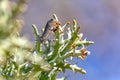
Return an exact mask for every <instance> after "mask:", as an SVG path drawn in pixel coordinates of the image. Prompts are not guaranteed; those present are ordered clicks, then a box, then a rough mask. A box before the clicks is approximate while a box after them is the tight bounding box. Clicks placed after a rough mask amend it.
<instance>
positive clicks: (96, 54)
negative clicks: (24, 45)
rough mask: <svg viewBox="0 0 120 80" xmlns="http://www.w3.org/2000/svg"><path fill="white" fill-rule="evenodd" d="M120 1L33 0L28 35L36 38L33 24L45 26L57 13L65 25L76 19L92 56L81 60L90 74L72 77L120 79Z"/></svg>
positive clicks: (80, 79)
mask: <svg viewBox="0 0 120 80" xmlns="http://www.w3.org/2000/svg"><path fill="white" fill-rule="evenodd" d="M119 5H120V0H29V3H28V10H27V12H26V13H25V14H24V20H25V23H26V24H25V27H24V29H23V32H22V33H24V34H27V35H29V36H30V39H31V41H34V40H35V37H34V34H33V30H32V28H31V25H32V24H33V23H34V24H36V25H37V26H40V27H44V26H45V24H46V21H47V20H48V19H50V18H51V17H52V14H53V13H56V14H57V16H58V17H59V20H60V21H61V22H62V23H63V24H64V23H65V22H66V21H72V20H73V19H76V20H77V22H78V24H80V25H81V32H82V33H83V34H84V37H87V40H92V41H94V42H95V44H94V45H91V46H89V47H88V50H90V51H91V55H90V56H88V59H87V60H85V61H82V62H81V61H79V62H78V64H79V66H81V67H83V68H84V69H85V70H86V71H87V74H86V75H81V74H79V73H75V74H74V73H72V72H71V71H68V72H67V73H68V75H70V77H69V78H68V80H120V69H119V68H120V8H119Z"/></svg>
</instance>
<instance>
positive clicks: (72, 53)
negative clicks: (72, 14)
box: [0, 0, 94, 80]
mask: <svg viewBox="0 0 120 80" xmlns="http://www.w3.org/2000/svg"><path fill="white" fill-rule="evenodd" d="M25 6H26V0H19V2H17V3H14V2H11V1H9V0H1V1H0V80H65V78H61V79H58V78H57V75H58V73H60V72H65V71H66V69H70V70H72V71H74V72H80V73H82V74H85V73H86V71H85V70H84V69H82V68H80V67H78V66H77V65H75V64H74V65H73V64H71V63H70V62H69V61H67V59H69V58H71V60H72V58H74V57H77V58H80V59H83V60H85V59H86V58H87V55H88V54H89V53H90V52H89V51H87V49H86V48H85V46H89V45H90V44H93V43H94V42H92V41H86V40H82V36H83V34H82V33H80V34H79V30H80V27H77V23H76V20H73V25H72V27H68V26H70V23H69V22H67V23H66V24H65V25H63V26H61V25H60V24H59V23H60V21H59V20H58V18H57V16H56V15H55V14H54V15H53V19H54V20H55V22H54V23H53V24H54V30H53V31H52V32H53V34H54V35H55V39H54V40H49V41H48V42H47V44H43V43H42V42H41V41H40V36H41V35H40V34H39V32H38V29H37V27H36V26H35V25H32V27H33V30H34V34H35V36H36V46H32V44H31V42H30V41H29V40H27V39H26V38H25V37H20V35H19V34H20V31H21V28H22V26H23V21H22V20H20V18H19V16H20V14H21V13H22V12H24V10H25V9H24V8H25ZM65 29H67V31H66V32H65ZM66 34H67V37H66ZM48 39H49V38H48Z"/></svg>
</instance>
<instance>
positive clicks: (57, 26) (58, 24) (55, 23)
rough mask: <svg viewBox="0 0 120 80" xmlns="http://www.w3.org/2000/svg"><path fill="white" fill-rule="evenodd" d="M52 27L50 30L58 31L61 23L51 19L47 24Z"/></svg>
mask: <svg viewBox="0 0 120 80" xmlns="http://www.w3.org/2000/svg"><path fill="white" fill-rule="evenodd" d="M47 24H48V25H49V26H50V30H53V31H54V30H55V29H58V28H59V26H60V22H59V21H56V20H55V19H50V20H49V21H48V23H47Z"/></svg>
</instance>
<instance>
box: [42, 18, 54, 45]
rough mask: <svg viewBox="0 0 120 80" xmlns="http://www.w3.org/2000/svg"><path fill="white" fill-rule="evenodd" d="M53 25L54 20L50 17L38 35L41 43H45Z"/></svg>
mask: <svg viewBox="0 0 120 80" xmlns="http://www.w3.org/2000/svg"><path fill="white" fill-rule="evenodd" d="M53 25H54V20H53V19H50V20H49V21H48V22H47V24H46V26H45V29H44V31H43V34H42V36H41V37H40V41H41V42H42V43H46V41H47V40H48V37H49V34H50V31H52V30H53V28H54V27H53Z"/></svg>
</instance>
